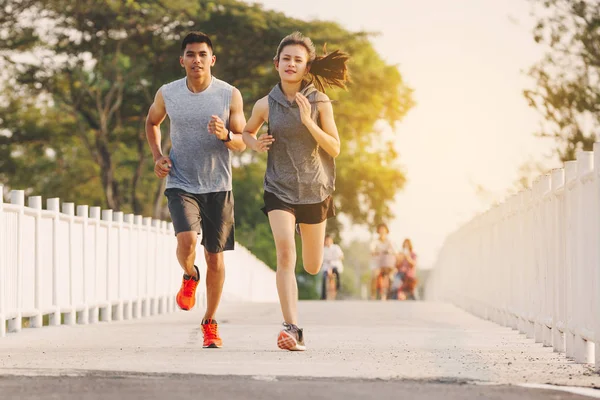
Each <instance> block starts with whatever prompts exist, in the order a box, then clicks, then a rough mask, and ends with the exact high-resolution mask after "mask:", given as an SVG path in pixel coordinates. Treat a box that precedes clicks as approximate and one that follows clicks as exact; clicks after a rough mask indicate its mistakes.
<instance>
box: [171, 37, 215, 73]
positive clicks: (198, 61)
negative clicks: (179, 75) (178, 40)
mask: <svg viewBox="0 0 600 400" xmlns="http://www.w3.org/2000/svg"><path fill="white" fill-rule="evenodd" d="M216 59H217V58H216V57H215V56H214V55H213V53H212V51H211V50H210V47H208V45H207V44H206V43H190V44H188V45H187V46H185V50H184V51H183V55H182V56H181V57H180V58H179V62H180V64H181V66H182V67H184V68H185V73H186V75H187V76H189V77H191V78H198V77H201V76H205V75H210V68H211V67H212V66H213V65H215V61H216Z"/></svg>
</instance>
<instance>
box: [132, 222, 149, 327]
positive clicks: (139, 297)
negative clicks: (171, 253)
mask: <svg viewBox="0 0 600 400" xmlns="http://www.w3.org/2000/svg"><path fill="white" fill-rule="evenodd" d="M142 222H143V219H142V216H141V215H135V216H134V217H133V224H134V227H133V229H135V232H136V237H137V242H138V246H137V249H136V251H137V254H136V260H137V263H136V265H137V268H136V271H135V279H134V281H133V286H135V288H136V290H135V298H134V306H133V318H141V317H142V316H143V314H142V304H143V302H144V297H143V293H142V277H145V276H146V275H145V274H143V272H144V271H145V268H146V265H144V257H143V256H144V253H145V252H144V248H143V246H142V243H144V241H143V240H142V238H143V237H144V236H143V230H144V227H143V225H142ZM144 244H145V243H144Z"/></svg>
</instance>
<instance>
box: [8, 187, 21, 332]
mask: <svg viewBox="0 0 600 400" xmlns="http://www.w3.org/2000/svg"><path fill="white" fill-rule="evenodd" d="M10 202H11V204H14V205H17V206H19V214H18V217H17V232H16V236H17V282H13V285H15V286H16V287H15V292H16V295H17V313H16V316H15V318H11V319H9V320H8V331H9V332H19V331H20V330H21V328H22V326H23V317H22V308H23V219H24V212H25V192H24V191H22V190H13V191H11V192H10Z"/></svg>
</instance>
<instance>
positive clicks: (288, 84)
mask: <svg viewBox="0 0 600 400" xmlns="http://www.w3.org/2000/svg"><path fill="white" fill-rule="evenodd" d="M348 59H349V57H348V55H347V54H346V53H343V52H340V51H335V52H333V53H330V54H328V55H325V56H320V57H317V56H316V52H315V46H314V44H313V42H312V41H311V40H310V39H309V38H308V37H305V36H303V35H302V34H301V33H299V32H294V33H292V34H291V35H288V36H286V37H285V38H283V40H282V41H281V43H280V44H279V46H278V47H277V53H276V54H275V57H274V59H273V60H274V62H275V68H276V70H277V72H278V73H279V77H280V82H279V83H278V84H277V85H275V87H274V88H273V89H272V90H271V92H270V93H269V94H268V95H267V96H265V97H263V98H262V99H260V100H258V101H257V102H256V104H255V105H254V109H253V110H252V116H251V117H250V119H249V120H248V123H247V124H246V127H245V128H244V133H243V137H244V141H245V143H246V145H247V146H248V147H250V148H251V149H253V150H254V151H257V152H267V151H268V157H267V170H266V172H265V178H264V202H265V206H264V207H263V209H262V210H263V212H264V213H265V214H266V215H267V216H268V218H269V223H270V225H271V231H272V232H273V238H274V240H275V248H276V250H277V274H276V276H277V278H276V280H277V292H278V293H279V301H280V303H281V311H282V313H283V320H284V323H283V329H282V330H281V332H280V333H279V336H278V338H277V345H278V346H279V348H281V349H284V350H306V347H305V344H304V343H305V341H304V334H303V331H302V329H300V328H299V327H298V310H297V306H298V285H297V282H296V275H295V271H294V269H295V265H296V244H295V241H294V235H295V227H296V224H298V225H299V229H300V234H301V237H302V259H303V262H304V269H305V270H306V272H308V273H309V274H312V275H316V274H318V273H319V269H320V268H321V264H322V262H323V240H324V238H325V227H326V223H327V218H331V217H333V216H335V207H334V204H333V199H332V197H331V195H332V193H333V191H334V188H335V161H334V159H335V157H337V156H338V154H339V153H340V138H339V135H338V130H337V127H336V124H335V120H334V117H333V107H332V105H331V101H330V100H329V97H327V95H325V94H324V93H323V91H324V88H325V87H326V86H328V87H332V86H337V87H341V88H345V83H346V82H347V81H348V69H347V66H346V63H347V61H348ZM265 122H266V123H267V124H268V132H267V133H266V134H263V135H261V136H260V137H259V138H258V139H257V137H256V135H257V132H258V130H259V129H260V128H261V126H262V125H263V124H264V123H265Z"/></svg>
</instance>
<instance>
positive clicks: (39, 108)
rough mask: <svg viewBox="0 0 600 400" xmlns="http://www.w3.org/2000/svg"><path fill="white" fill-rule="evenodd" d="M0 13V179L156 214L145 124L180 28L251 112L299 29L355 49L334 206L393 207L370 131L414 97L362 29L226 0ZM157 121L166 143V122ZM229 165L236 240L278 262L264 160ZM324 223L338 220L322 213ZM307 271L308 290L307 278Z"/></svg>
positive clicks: (390, 160) (159, 201)
mask: <svg viewBox="0 0 600 400" xmlns="http://www.w3.org/2000/svg"><path fill="white" fill-rule="evenodd" d="M4 11H5V12H4V14H3V15H2V16H1V17H0V28H1V29H0V32H4V33H5V34H2V35H0V56H1V57H2V65H3V71H4V75H5V77H6V79H5V80H4V85H3V90H2V98H3V102H2V103H0V181H1V182H3V183H5V184H6V185H7V186H9V187H14V188H17V187H18V188H26V189H28V190H30V191H31V192H34V193H36V194H39V195H42V196H45V197H50V196H52V197H54V196H59V197H61V198H63V199H65V200H69V201H76V202H78V203H80V204H84V203H87V204H92V205H100V206H102V207H107V208H112V209H115V210H122V211H125V212H134V213H136V214H145V215H153V216H155V217H159V218H166V217H167V216H168V213H167V212H166V209H165V201H164V198H163V196H162V192H163V190H164V181H159V180H157V179H156V178H155V177H154V175H153V172H152V169H153V165H152V159H151V157H150V153H149V150H148V148H147V145H146V141H145V132H144V122H145V117H146V113H147V110H148V108H149V106H150V104H151V102H152V100H153V96H154V93H155V92H156V91H157V90H158V88H160V86H161V85H162V84H164V83H166V82H169V81H172V80H175V79H178V78H180V77H182V76H183V71H182V69H181V67H180V66H179V63H178V57H179V54H180V48H179V46H180V42H181V39H182V38H183V36H184V35H185V33H186V32H187V31H189V30H202V31H204V32H206V33H208V34H210V35H211V37H212V38H213V41H214V43H215V54H216V55H217V64H216V66H215V69H214V74H215V75H216V76H218V77H219V78H221V79H223V80H225V81H227V82H230V83H231V84H233V85H234V86H236V87H238V88H239V89H240V91H241V92H242V95H243V97H244V101H245V110H246V114H247V115H249V113H250V110H251V108H252V106H253V104H254V102H255V101H256V100H257V99H259V98H260V97H262V96H264V95H265V94H267V93H268V91H269V90H270V88H271V87H272V86H273V85H274V84H275V83H276V82H277V79H278V78H277V75H276V73H275V72H274V69H273V65H272V57H273V55H274V52H275V49H276V47H277V44H278V43H279V41H280V40H281V38H282V37H283V36H285V35H287V34H288V33H290V32H291V31H294V30H300V31H302V32H303V33H305V34H307V35H308V36H310V37H311V38H312V39H313V40H314V41H315V43H316V44H317V45H324V44H325V43H327V46H328V48H329V49H336V48H341V49H343V50H345V51H347V52H349V53H350V54H351V55H352V61H351V65H350V68H351V73H352V83H351V84H350V85H349V87H348V90H347V91H343V90H332V91H330V92H328V94H329V95H330V97H331V98H332V99H334V100H335V101H336V103H335V105H334V112H335V114H336V122H337V124H338V128H339V131H340V136H341V139H342V155H341V156H340V157H339V158H338V159H337V166H338V168H337V171H338V178H337V191H336V206H337V207H338V210H339V211H340V212H343V213H345V214H346V215H348V216H349V217H350V220H351V221H352V222H353V223H358V224H374V223H376V221H378V220H380V219H382V218H388V217H390V216H391V211H390V209H389V205H390V203H391V201H392V200H393V198H394V195H395V194H396V193H397V192H398V190H400V189H401V187H402V185H403V183H404V175H403V174H402V172H401V171H400V169H399V167H398V165H397V164H396V162H397V156H398V155H397V154H396V153H395V151H394V150H393V146H392V144H391V143H384V142H383V139H382V136H381V134H380V132H379V131H378V130H377V129H376V128H375V127H376V123H378V122H380V121H382V120H383V121H386V122H387V123H388V124H389V125H391V126H395V125H396V124H397V123H399V122H400V121H401V119H402V118H403V116H404V115H405V114H406V113H407V112H408V110H409V109H410V108H411V107H412V105H413V102H412V97H411V89H410V88H408V87H407V86H406V85H405V83H404V82H403V80H402V76H401V74H400V72H399V71H398V68H397V66H395V65H389V64H387V63H386V62H385V61H384V60H383V59H382V57H381V56H380V55H379V54H377V52H376V51H375V50H374V48H373V46H372V44H371V42H370V34H367V33H364V32H350V31H348V30H346V29H344V28H343V27H341V26H340V25H338V24H336V23H331V22H326V21H301V20H297V19H293V18H289V17H287V16H286V15H284V14H282V13H278V12H273V11H269V10H265V9H264V8H263V7H262V6H261V5H257V4H247V3H244V2H241V1H237V0H225V1H220V2H218V3H217V2H214V1H208V0H194V1H181V0H177V1H170V2H168V3H167V2H164V1H154V0H152V1H150V0H128V1H113V0H103V1H100V0H92V1H87V2H72V1H67V0H43V1H42V0H37V1H35V0H6V1H5V2H4ZM163 127H164V129H163V136H164V145H163V148H164V149H168V148H169V145H170V144H169V137H168V123H165V124H163ZM234 165H235V171H234V192H235V196H236V224H237V234H238V238H239V241H240V242H241V243H242V244H243V245H246V246H247V247H248V248H249V249H250V250H251V251H252V252H254V254H256V255H257V256H258V257H259V258H260V259H262V260H263V261H265V262H266V263H267V264H268V265H270V266H271V267H275V264H276V260H275V254H274V249H273V242H272V237H271V233H270V229H269V225H268V221H267V219H266V217H265V216H264V215H263V214H262V212H261V211H260V207H261V205H262V176H263V173H264V166H265V156H264V155H257V154H252V153H251V152H249V151H248V152H246V153H244V154H243V155H241V156H239V157H237V158H236V160H235V163H234ZM330 229H331V230H332V231H339V230H340V229H341V227H340V226H339V224H338V223H337V222H336V221H332V223H331V224H330ZM300 263H301V260H300V257H299V262H298V266H299V268H300ZM305 280H306V285H305V287H306V288H311V287H312V286H311V285H312V284H313V283H314V281H311V280H314V278H312V277H306V279H305ZM311 290H312V289H311ZM311 290H309V289H306V291H305V294H306V296H311V295H312V294H310V293H312V291H311Z"/></svg>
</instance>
